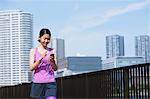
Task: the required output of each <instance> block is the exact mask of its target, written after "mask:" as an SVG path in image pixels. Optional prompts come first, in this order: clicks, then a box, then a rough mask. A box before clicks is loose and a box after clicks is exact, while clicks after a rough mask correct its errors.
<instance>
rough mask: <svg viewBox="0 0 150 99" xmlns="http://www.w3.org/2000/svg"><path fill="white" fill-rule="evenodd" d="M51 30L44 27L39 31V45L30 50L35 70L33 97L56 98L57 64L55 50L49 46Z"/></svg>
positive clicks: (32, 68) (31, 68)
mask: <svg viewBox="0 0 150 99" xmlns="http://www.w3.org/2000/svg"><path fill="white" fill-rule="evenodd" d="M50 39H51V32H50V30H49V29H46V28H43V29H41V31H40V33H39V40H38V41H39V46H38V47H37V48H32V49H31V51H30V70H31V71H34V75H33V81H32V86H31V97H35V98H38V99H43V98H46V99H56V89H57V86H56V82H55V77H54V71H56V70H57V65H56V61H55V57H54V53H55V50H54V49H52V48H48V47H47V45H48V44H49V43H50Z"/></svg>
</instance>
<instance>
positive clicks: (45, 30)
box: [38, 28, 51, 42]
mask: <svg viewBox="0 0 150 99" xmlns="http://www.w3.org/2000/svg"><path fill="white" fill-rule="evenodd" d="M44 34H48V35H49V36H51V32H50V30H49V29H46V28H43V29H41V30H40V33H39V38H41V37H42V36H43V35H44ZM38 41H39V42H40V40H38Z"/></svg>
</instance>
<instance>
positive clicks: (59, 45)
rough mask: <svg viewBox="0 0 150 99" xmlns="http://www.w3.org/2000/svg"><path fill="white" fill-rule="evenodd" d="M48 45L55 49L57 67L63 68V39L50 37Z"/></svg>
mask: <svg viewBox="0 0 150 99" xmlns="http://www.w3.org/2000/svg"><path fill="white" fill-rule="evenodd" d="M49 47H52V48H55V49H56V57H57V63H58V69H62V68H65V65H64V64H65V63H66V62H65V40H64V39H61V38H52V40H51V43H50V45H49Z"/></svg>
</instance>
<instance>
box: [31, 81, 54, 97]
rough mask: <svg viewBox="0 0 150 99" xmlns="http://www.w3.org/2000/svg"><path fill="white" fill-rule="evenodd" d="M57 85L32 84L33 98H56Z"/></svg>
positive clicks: (52, 83)
mask: <svg viewBox="0 0 150 99" xmlns="http://www.w3.org/2000/svg"><path fill="white" fill-rule="evenodd" d="M56 91H57V85H56V82H51V83H32V86H31V93H30V96H31V97H35V98H37V97H48V96H56Z"/></svg>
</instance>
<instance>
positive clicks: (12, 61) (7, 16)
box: [0, 10, 32, 86]
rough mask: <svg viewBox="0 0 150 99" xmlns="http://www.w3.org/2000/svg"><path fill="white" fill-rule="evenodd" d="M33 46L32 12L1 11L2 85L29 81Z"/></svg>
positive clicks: (0, 53) (0, 80) (0, 55)
mask: <svg viewBox="0 0 150 99" xmlns="http://www.w3.org/2000/svg"><path fill="white" fill-rule="evenodd" d="M31 48H32V14H31V13H29V12H23V11H20V10H7V11H0V86H8V85H16V84H19V83H23V82H29V80H30V78H31V77H30V75H31V74H30V73H31V72H30V71H29V52H30V49H31Z"/></svg>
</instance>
